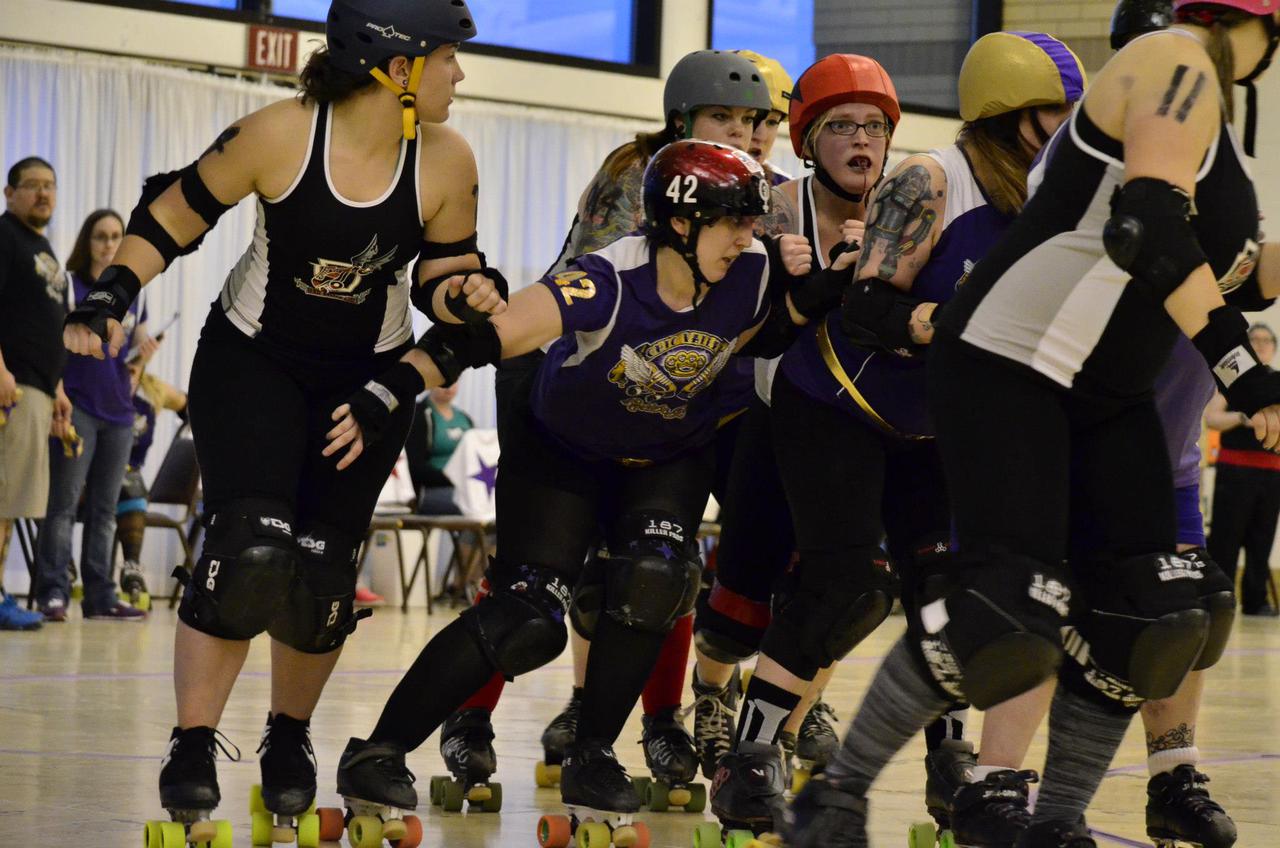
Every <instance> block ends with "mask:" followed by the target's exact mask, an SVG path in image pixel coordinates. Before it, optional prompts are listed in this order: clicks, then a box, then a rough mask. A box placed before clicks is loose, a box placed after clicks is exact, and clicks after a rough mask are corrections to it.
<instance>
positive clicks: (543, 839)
mask: <svg viewBox="0 0 1280 848" xmlns="http://www.w3.org/2000/svg"><path fill="white" fill-rule="evenodd" d="M572 838H573V824H572V823H571V822H570V821H569V817H568V816H543V817H542V818H540V819H538V845H540V846H542V848H568V846H569V840H570V839H572Z"/></svg>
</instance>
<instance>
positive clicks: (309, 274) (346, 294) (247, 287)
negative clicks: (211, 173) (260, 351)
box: [213, 104, 422, 359]
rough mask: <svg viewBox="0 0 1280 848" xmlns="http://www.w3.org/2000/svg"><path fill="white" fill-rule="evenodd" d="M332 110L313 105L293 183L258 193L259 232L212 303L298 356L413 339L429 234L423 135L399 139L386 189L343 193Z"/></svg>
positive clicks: (379, 348)
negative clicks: (421, 257)
mask: <svg viewBox="0 0 1280 848" xmlns="http://www.w3.org/2000/svg"><path fill="white" fill-rule="evenodd" d="M332 129H333V112H332V110H331V109H330V108H329V107H328V106H327V105H324V104H319V105H317V106H315V108H314V111H313V112H312V117H311V140H310V144H309V145H308V147H307V154H306V157H305V158H304V159H303V163H302V167H301V169H299V171H298V175H297V176H296V177H295V178H294V180H293V183H292V185H290V186H289V188H288V189H286V190H285V192H284V193H283V194H281V195H280V196H279V197H276V198H271V199H268V198H264V197H258V199H257V206H258V209H257V217H258V220H257V225H256V227H255V228H254V234H253V241H252V243H250V245H249V247H248V248H247V249H246V250H245V252H244V255H243V256H241V257H240V260H239V261H238V262H237V263H236V265H235V267H234V268H232V269H231V273H230V274H228V275H227V280H226V282H225V283H224V284H223V287H222V293H221V295H220V296H219V298H218V300H217V301H216V302H215V303H214V305H213V308H215V309H221V310H222V311H223V312H224V313H226V316H227V318H228V319H230V321H231V323H232V324H233V325H235V327H236V328H238V329H239V330H240V331H241V332H243V333H245V334H246V335H248V336H251V337H253V338H254V339H255V340H256V341H257V342H259V343H261V344H264V345H267V346H269V347H271V348H274V349H277V350H281V351H287V352H289V353H290V354H292V355H294V356H303V357H307V356H315V357H318V358H321V359H332V358H348V357H361V356H369V355H371V354H374V353H381V352H383V351H389V350H393V349H395V348H396V347H398V346H400V345H402V344H404V343H405V342H406V341H408V340H409V339H411V338H412V335H413V328H412V323H411V318H410V314H409V285H410V280H409V269H410V267H411V266H410V263H411V262H412V261H413V259H414V257H415V256H416V255H417V253H418V246H419V244H420V243H421V241H422V207H421V200H420V198H419V193H418V177H419V173H418V172H419V165H418V140H416V139H415V140H413V141H404V140H402V141H401V143H400V157H399V161H398V162H397V164H396V170H395V175H394V176H393V177H392V179H391V183H390V185H389V186H388V187H387V190H386V191H385V192H384V193H383V194H382V196H380V197H378V198H376V199H374V200H370V201H363V202H360V201H354V200H349V199H347V198H345V197H343V196H342V195H341V194H339V193H338V191H337V189H336V188H335V187H334V185H333V180H332V178H331V176H330V172H329V147H330V140H331V138H332Z"/></svg>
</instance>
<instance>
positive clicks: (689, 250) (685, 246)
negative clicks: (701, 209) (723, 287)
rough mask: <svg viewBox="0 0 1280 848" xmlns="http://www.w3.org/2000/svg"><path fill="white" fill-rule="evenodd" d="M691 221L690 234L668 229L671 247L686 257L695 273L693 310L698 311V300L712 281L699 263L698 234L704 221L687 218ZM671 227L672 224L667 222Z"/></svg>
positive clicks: (687, 262) (686, 261) (687, 263)
mask: <svg viewBox="0 0 1280 848" xmlns="http://www.w3.org/2000/svg"><path fill="white" fill-rule="evenodd" d="M686 220H687V221H688V222H689V234H688V235H687V236H684V237H681V236H680V234H679V233H677V232H676V231H675V229H674V228H671V229H669V230H668V231H667V235H668V238H669V241H670V245H671V247H672V248H673V249H674V250H675V252H676V253H678V254H680V257H681V258H682V259H684V262H685V264H686V265H688V266H689V270H690V271H691V272H692V273H693V310H694V312H697V311H698V302H699V301H701V300H702V290H703V289H707V288H711V282H710V281H709V280H708V279H707V277H706V275H705V274H703V273H702V266H701V265H699V264H698V236H699V235H701V233H702V222H701V221H697V220H694V219H693V218H687V219H686ZM667 226H668V227H671V224H670V223H668V224H667Z"/></svg>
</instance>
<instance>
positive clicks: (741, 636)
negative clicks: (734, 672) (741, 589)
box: [693, 579, 773, 663]
mask: <svg viewBox="0 0 1280 848" xmlns="http://www.w3.org/2000/svg"><path fill="white" fill-rule="evenodd" d="M772 619H773V613H772V611H771V610H770V609H769V603H768V601H755V600H752V599H751V598H748V597H747V596H745V595H741V594H739V593H737V592H735V591H733V590H732V589H730V588H729V587H728V586H725V585H724V584H723V583H721V582H720V581H719V580H718V579H717V580H715V581H714V582H713V583H712V586H711V592H710V593H709V594H708V596H707V599H706V603H704V604H700V606H699V608H698V615H697V618H695V619H694V624H693V628H694V629H693V641H694V644H695V645H697V647H698V651H699V652H701V653H702V654H704V655H705V656H707V657H710V658H711V659H713V660H715V661H716V662H722V663H739V662H743V661H745V660H748V659H750V658H751V657H752V656H753V655H754V654H756V653H757V652H758V651H759V650H760V641H761V640H762V639H763V638H764V634H765V631H766V630H767V629H768V628H769V622H770V621H771V620H772Z"/></svg>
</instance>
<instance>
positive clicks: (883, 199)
mask: <svg viewBox="0 0 1280 848" xmlns="http://www.w3.org/2000/svg"><path fill="white" fill-rule="evenodd" d="M946 193H947V175H946V172H945V171H943V170H942V166H941V165H939V164H938V163H937V162H936V161H935V160H934V159H933V158H932V157H929V156H910V157H908V158H906V159H904V160H903V161H902V162H901V163H899V164H898V167H896V168H894V169H893V173H892V174H890V175H889V176H888V177H887V178H886V179H885V181H884V182H883V183H881V184H880V185H879V187H877V188H876V192H875V194H874V195H873V196H872V198H871V202H870V205H869V206H868V212H867V229H866V233H865V236H864V240H863V244H862V255H861V256H860V257H858V267H857V270H856V271H855V272H854V279H857V280H868V279H873V278H874V279H879V280H883V281H884V282H886V283H890V284H891V285H893V286H894V287H896V288H898V289H901V290H902V291H910V290H911V284H912V283H913V282H915V279H916V275H917V274H919V273H920V269H921V268H923V267H924V266H925V263H927V262H928V261H929V256H930V254H931V253H932V252H933V246H934V245H935V244H937V241H938V236H939V235H940V234H941V232H942V220H941V219H942V216H943V213H944V212H945V211H946V206H947V200H946Z"/></svg>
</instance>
